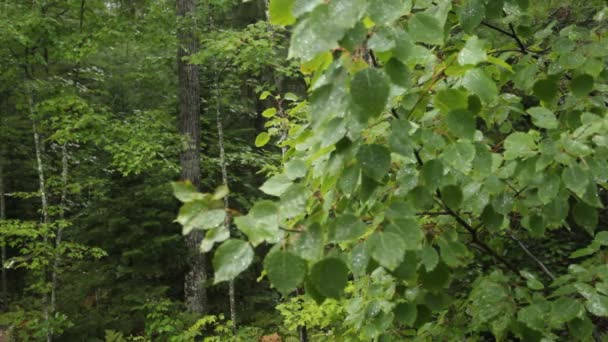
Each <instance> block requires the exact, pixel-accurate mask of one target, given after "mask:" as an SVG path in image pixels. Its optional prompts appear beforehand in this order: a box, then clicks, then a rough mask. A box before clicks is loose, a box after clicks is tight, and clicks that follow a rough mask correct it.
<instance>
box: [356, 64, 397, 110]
mask: <svg viewBox="0 0 608 342" xmlns="http://www.w3.org/2000/svg"><path fill="white" fill-rule="evenodd" d="M389 92H390V85H389V81H388V78H387V77H386V75H384V73H383V72H382V71H380V70H377V69H372V68H368V69H364V70H361V71H359V72H358V73H356V74H355V76H354V77H353V79H352V81H351V84H350V93H351V96H352V101H353V103H354V104H355V105H357V106H358V107H359V109H360V110H361V111H362V119H364V121H366V120H367V119H369V118H374V117H377V116H378V115H380V113H382V111H383V110H384V107H385V106H386V103H387V101H388V95H389Z"/></svg>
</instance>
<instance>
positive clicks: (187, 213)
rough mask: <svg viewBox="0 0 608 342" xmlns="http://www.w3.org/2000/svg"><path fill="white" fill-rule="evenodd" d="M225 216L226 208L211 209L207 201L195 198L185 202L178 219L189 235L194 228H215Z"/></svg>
mask: <svg viewBox="0 0 608 342" xmlns="http://www.w3.org/2000/svg"><path fill="white" fill-rule="evenodd" d="M225 218H226V211H225V210H224V209H210V208H209V203H208V202H207V201H205V200H195V201H191V202H186V203H184V205H183V206H182V207H181V208H180V210H179V214H178V215H177V219H176V221H177V222H179V223H180V224H181V225H182V227H183V230H182V233H183V234H184V235H187V234H189V233H190V232H191V231H192V230H193V229H211V228H215V227H217V226H219V225H220V224H222V223H223V222H224V219H225Z"/></svg>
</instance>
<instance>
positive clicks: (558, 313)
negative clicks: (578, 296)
mask: <svg viewBox="0 0 608 342" xmlns="http://www.w3.org/2000/svg"><path fill="white" fill-rule="evenodd" d="M584 310H585V308H584V307H583V304H581V303H580V302H579V301H578V300H575V299H572V298H568V297H560V298H558V299H557V300H555V301H554V302H552V303H551V320H553V321H554V322H555V323H557V324H563V323H566V322H569V321H571V320H573V319H575V318H576V317H578V316H579V315H581V314H582V313H583V312H584Z"/></svg>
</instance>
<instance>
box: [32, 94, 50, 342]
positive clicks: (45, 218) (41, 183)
mask: <svg viewBox="0 0 608 342" xmlns="http://www.w3.org/2000/svg"><path fill="white" fill-rule="evenodd" d="M28 101H29V103H28V105H29V110H30V115H31V116H32V130H33V131H34V149H35V152H36V169H37V173H38V189H39V190H38V191H39V193H40V202H41V203H42V224H43V225H44V226H46V228H48V224H49V223H50V218H49V204H48V200H47V193H46V179H45V177H44V166H43V164H42V144H41V142H40V133H38V123H37V121H36V118H34V116H33V111H34V99H33V95H32V94H29V96H28ZM44 242H45V243H46V242H48V234H44ZM47 271H48V270H45V271H44V272H43V276H44V278H45V280H47V279H48V278H47V277H48V273H47ZM42 301H43V305H44V319H45V321H47V323H48V322H49V320H50V313H51V308H50V305H49V295H48V293H47V292H46V291H45V292H44V294H43V298H42ZM46 340H47V342H50V341H52V340H53V330H52V329H49V330H48V331H47V333H46Z"/></svg>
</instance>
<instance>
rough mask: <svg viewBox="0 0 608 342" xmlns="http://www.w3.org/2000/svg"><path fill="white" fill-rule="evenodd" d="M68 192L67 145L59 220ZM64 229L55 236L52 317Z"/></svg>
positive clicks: (62, 148)
mask: <svg viewBox="0 0 608 342" xmlns="http://www.w3.org/2000/svg"><path fill="white" fill-rule="evenodd" d="M67 192H68V150H67V146H66V143H63V145H61V199H60V203H59V207H60V208H59V219H60V220H64V219H65V210H66V201H67ZM62 234H63V229H62V228H61V226H60V227H59V228H58V229H57V233H56V235H55V255H54V259H53V269H52V271H51V272H52V274H51V315H54V314H55V312H56V311H57V283H58V278H59V275H58V273H59V264H60V262H61V250H60V247H61V238H62Z"/></svg>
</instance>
